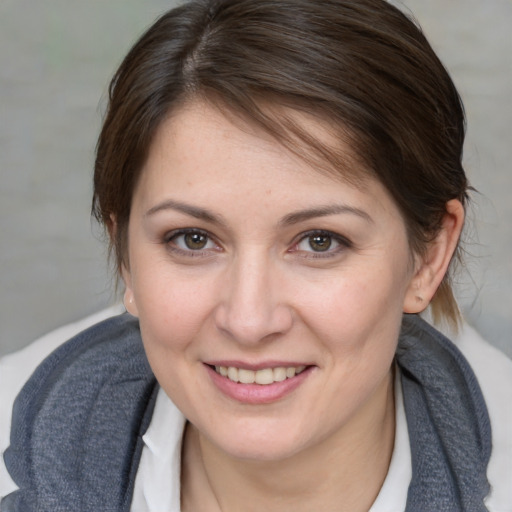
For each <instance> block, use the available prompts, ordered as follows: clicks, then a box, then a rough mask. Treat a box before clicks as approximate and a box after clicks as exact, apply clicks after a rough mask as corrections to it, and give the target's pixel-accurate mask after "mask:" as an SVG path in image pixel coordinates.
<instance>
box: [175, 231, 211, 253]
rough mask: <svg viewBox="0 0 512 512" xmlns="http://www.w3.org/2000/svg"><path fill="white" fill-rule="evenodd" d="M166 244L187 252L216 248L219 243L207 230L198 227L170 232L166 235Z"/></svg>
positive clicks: (199, 251)
mask: <svg viewBox="0 0 512 512" xmlns="http://www.w3.org/2000/svg"><path fill="white" fill-rule="evenodd" d="M166 244H167V245H168V246H169V247H170V248H172V247H174V248H176V249H178V250H180V251H181V252H185V253H187V252H188V253H190V254H191V255H192V253H198V254H201V251H210V250H216V249H217V248H218V246H217V244H216V243H215V242H214V241H213V240H212V239H211V238H210V236H209V235H208V233H207V232H205V231H201V230H197V229H187V230H179V231H174V232H173V233H170V234H169V235H168V236H167V237H166Z"/></svg>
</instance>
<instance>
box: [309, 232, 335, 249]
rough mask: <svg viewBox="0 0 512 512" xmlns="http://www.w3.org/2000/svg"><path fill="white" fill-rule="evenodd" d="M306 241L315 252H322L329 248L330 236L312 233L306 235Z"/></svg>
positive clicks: (330, 243)
mask: <svg viewBox="0 0 512 512" xmlns="http://www.w3.org/2000/svg"><path fill="white" fill-rule="evenodd" d="M308 243H309V246H310V247H311V249H313V251H315V252H324V251H327V250H329V249H330V248H331V245H332V237H330V236H329V235H312V236H309V237H308Z"/></svg>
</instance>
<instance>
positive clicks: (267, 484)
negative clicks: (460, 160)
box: [123, 102, 463, 512]
mask: <svg viewBox="0 0 512 512" xmlns="http://www.w3.org/2000/svg"><path fill="white" fill-rule="evenodd" d="M296 115H297V119H298V120H299V121H301V122H308V126H311V132H312V134H313V135H315V136H317V137H327V136H328V135H327V134H326V131H325V130H324V129H323V126H322V125H321V124H320V123H318V122H314V121H311V119H304V118H301V117H300V116H301V115H299V114H296ZM346 151H347V152H349V149H348V148H346ZM462 222H463V211H462V207H461V206H460V204H459V203H458V202H457V201H453V202H450V203H449V204H448V205H447V215H446V219H445V222H444V224H443V228H442V230H441V232H440V234H439V235H438V237H437V239H436V240H435V242H434V243H433V244H432V247H431V248H430V249H429V251H427V252H426V254H425V255H424V257H423V258H419V257H418V256H415V255H413V254H411V250H410V248H409V242H408V240H407V234H406V228H405V224H404V221H403V219H402V217H401V215H400V213H399V211H398V209H397V207H396V205H395V204H394V202H393V201H392V199H391V197H390V195H389V194H388V192H387V191H386V190H385V189H384V187H383V186H382V185H381V184H380V183H379V182H377V181H376V180H373V179H368V180H366V181H365V183H364V185H363V186H359V187H358V188H356V187H354V186H352V185H350V184H348V183H347V182H345V181H343V179H339V180H338V179H335V178H333V177H328V176H325V175H322V174H320V173H318V172H317V171H315V170H314V169H312V168H310V167H309V166H308V164H307V163H305V162H304V161H302V160H300V159H299V158H297V157H296V156H294V155H292V154H290V153H289V152H288V151H286V150H285V149H284V148H283V147H282V146H280V145H279V144H278V143H277V142H275V141H274V140H272V139H270V138H269V137H268V136H266V135H264V134H262V133H260V132H258V131H256V130H255V129H254V128H252V127H250V126H246V125H243V124H242V123H241V122H236V123H235V122H233V121H232V120H229V119H228V118H226V117H224V116H223V115H222V114H221V113H220V111H219V110H217V109H216V108H214V107H212V106H209V105H207V104H204V103H199V102H192V103H189V104H187V105H185V106H184V107H183V108H181V109H180V110H179V111H177V112H175V113H174V115H173V116H171V117H169V118H168V119H167V120H166V121H165V122H164V123H163V125H162V126H161V127H160V129H159V130H158V132H157V135H156V137H155V140H154V141H153V144H152V147H151V151H150V154H149V158H148V161H147V162H146V164H145V167H144V169H143V172H142V175H141V179H140V181H139V183H138V184H137V187H136V190H135V193H134V197H133V202H132V211H131V216H130V222H129V231H128V234H129V245H128V259H127V261H128V262H129V265H127V266H126V267H125V268H124V272H123V277H124V280H125V284H126V292H125V304H126V305H127V308H128V310H129V311H130V313H132V314H133V315H136V316H138V317H139V319H140V325H141V332H142V338H143V341H144V345H145V349H146V352H147V355H148V359H149V362H150V364H151V366H152V368H153V371H154V373H155V375H156V377H157V379H158V381H159V383H160V385H161V386H162V388H163V389H164V390H165V391H166V393H167V394H168V396H169V397H170V398H171V399H172V400H173V402H174V403H175V404H176V405H177V406H178V407H179V408H180V410H181V411H182V412H183V414H184V415H185V416H186V418H187V419H188V420H189V423H188V427H187V429H186V435H185V439H184V448H183V462H182V466H183V468H182V507H183V510H185V511H186V510H202V511H203V510H204V511H219V510H223V511H234V510H246V511H252V510H254V511H256V510H262V509H263V507H265V510H278V511H280V512H283V511H288V510H290V511H291V510H293V511H294V512H298V511H301V510H304V511H306V510H307V511H311V510H326V511H330V510H333V511H334V510H336V511H340V510H347V511H348V510H350V511H352V512H354V511H358V510H368V508H369V507H370V506H371V504H372V503H373V501H374V500H375V498H376V496H377V494H378V492H379V489H380V487H381V485H382V483H383V481H384V479H385V476H386V473H387V469H388V467H389V462H390V458H391V454H392V449H393V439H394V404H393V384H392V382H393V376H392V367H393V365H392V362H393V357H394V353H395V348H396V344H397V338H398V333H399V328H400V322H401V317H402V313H403V312H404V311H406V312H418V311H421V310H422V309H424V307H425V306H426V305H427V304H428V302H429V300H430V298H431V297H432V295H433V294H434V292H435V290H436V288H437V286H438V285H439V282H440V281H441V279H442V276H443V275H444V272H445V271H446V268H447V266H448V263H449V261H450V258H451V255H452V253H453V250H454V248H455V245H456V243H457V239H458V236H459V233H460V229H461V227H462ZM180 230H188V231H186V233H183V231H180ZM314 235H315V236H317V237H319V238H316V239H315V238H314ZM191 242H193V243H197V242H198V244H197V245H193V244H192V246H191ZM187 243H188V245H187ZM202 244H203V245H204V246H203V247H201V245H202ZM329 244H330V246H329ZM326 246H328V248H327V250H324V251H322V250H318V249H319V247H321V248H325V247H326ZM197 247H200V248H197ZM214 361H237V362H238V365H239V366H241V365H247V366H249V367H252V366H251V365H258V366H259V367H260V366H270V365H272V364H273V362H276V361H277V362H279V363H280V364H281V363H282V364H285V363H289V364H290V365H299V364H302V365H306V366H307V368H308V370H307V372H306V373H305V377H303V378H302V380H301V382H300V384H299V385H298V386H297V387H296V388H294V389H293V390H292V391H291V392H289V393H287V394H285V396H283V397H280V398H279V399H277V400H273V401H271V402H270V403H258V404H251V403H245V402H243V401H240V400H237V399H233V398H232V397H230V396H227V395H226V394H225V393H223V392H222V391H221V390H220V389H219V387H218V386H217V385H216V384H215V383H214V381H213V380H212V378H211V369H210V368H209V367H208V366H207V364H210V363H211V362H214Z"/></svg>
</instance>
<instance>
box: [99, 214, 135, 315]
mask: <svg viewBox="0 0 512 512" xmlns="http://www.w3.org/2000/svg"><path fill="white" fill-rule="evenodd" d="M107 229H108V233H109V236H110V239H111V240H114V239H115V236H116V232H117V220H116V217H115V215H113V214H111V215H110V223H109V224H108V226H107ZM121 278H122V279H123V283H124V294H123V304H124V307H125V308H126V311H128V313H130V315H133V316H136V317H138V316H139V312H138V310H137V305H136V304H135V297H134V294H133V286H132V276H131V272H130V269H129V268H128V265H127V264H126V263H123V264H122V266H121Z"/></svg>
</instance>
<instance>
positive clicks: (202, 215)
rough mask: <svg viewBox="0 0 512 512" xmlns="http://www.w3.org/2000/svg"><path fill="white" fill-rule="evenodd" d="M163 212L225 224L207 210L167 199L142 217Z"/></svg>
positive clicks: (220, 218)
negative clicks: (177, 213) (173, 212)
mask: <svg viewBox="0 0 512 512" xmlns="http://www.w3.org/2000/svg"><path fill="white" fill-rule="evenodd" d="M165 210H176V211H178V212H181V213H184V214H186V215H190V216H191V217H195V218H196V219H199V220H204V221H206V222H210V223H211V224H218V225H226V222H225V221H224V220H223V219H222V217H220V216H219V215H216V214H215V213H212V212H210V211H209V210H206V209H204V208H200V207H198V206H192V205H190V204H187V203H182V202H180V201H174V200H173V199H168V200H166V201H163V202H162V203H159V204H157V205H155V206H153V207H152V208H150V209H149V210H148V211H147V212H146V213H145V214H144V217H150V216H151V215H155V214H156V213H158V212H161V211H165Z"/></svg>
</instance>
